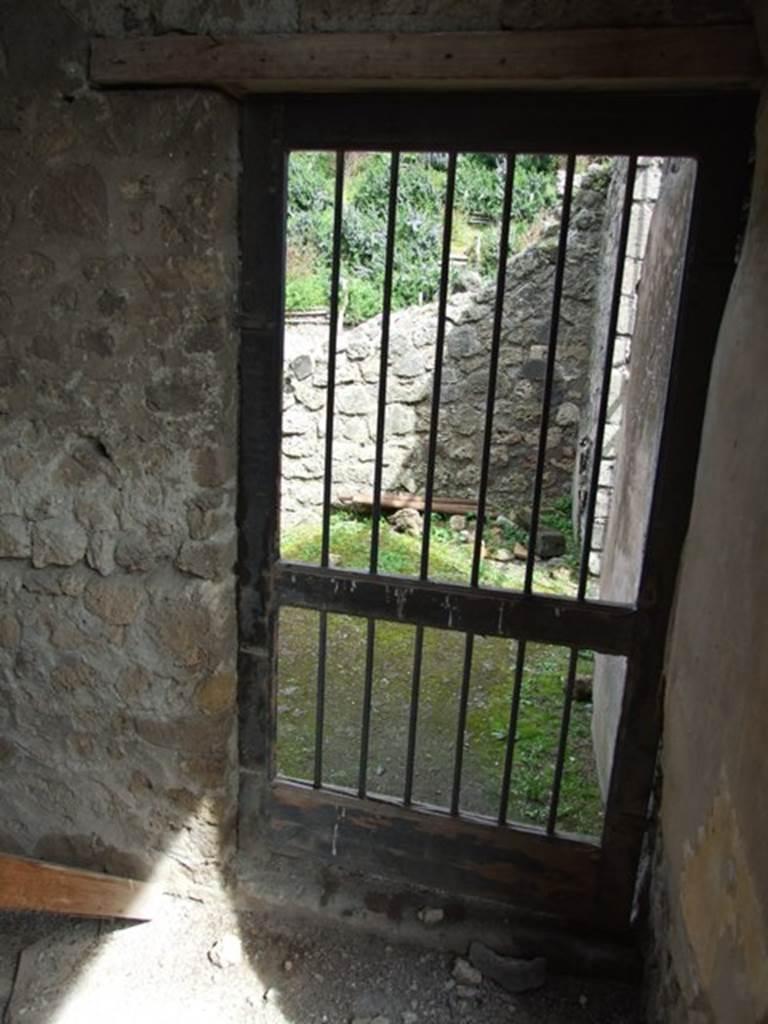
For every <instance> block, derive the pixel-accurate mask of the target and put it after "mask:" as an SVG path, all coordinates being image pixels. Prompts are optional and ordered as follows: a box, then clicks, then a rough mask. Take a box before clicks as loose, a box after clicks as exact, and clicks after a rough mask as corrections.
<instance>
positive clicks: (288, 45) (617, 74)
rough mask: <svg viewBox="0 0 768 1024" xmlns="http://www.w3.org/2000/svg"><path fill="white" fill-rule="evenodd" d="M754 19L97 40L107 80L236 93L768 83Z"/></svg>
mask: <svg viewBox="0 0 768 1024" xmlns="http://www.w3.org/2000/svg"><path fill="white" fill-rule="evenodd" d="M762 74H763V68H762V63H761V60H760V53H759V48H758V44H757V39H756V36H755V31H754V29H753V27H752V26H751V25H714V26H687V27H682V28H613V29H610V28H606V29H579V30H571V31H558V32H538V31H537V32H423V33H415V32H414V33H380V32H370V33H356V32H339V33H332V32H327V33H292V34H274V35H258V36H251V37H250V38H246V39H212V38H210V37H209V36H154V37H150V38H132V39H95V40H94V41H93V44H92V48H91V67H90V77H91V81H92V82H93V83H94V84H96V85H101V86H129V85H132V86H138V85H156V86H158V85H161V86H162V85H165V86H179V85H197V86H206V85H207V86H217V87H220V88H223V89H225V90H226V91H228V92H231V93H234V94H235V95H247V94H250V93H259V92H340V91H345V90H346V91H349V90H355V91H359V90H380V89H398V88H399V89H433V90H440V89H471V88H485V89H488V88H507V87H509V88H524V89H530V88H536V89H539V88H547V87H548V88H567V89H574V88H585V89H600V88H610V89H643V90H645V89H670V88H672V89H690V88H693V89H711V88H723V87H726V88H742V89H743V88H758V87H759V82H760V78H761V76H762Z"/></svg>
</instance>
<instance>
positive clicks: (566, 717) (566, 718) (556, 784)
mask: <svg viewBox="0 0 768 1024" xmlns="http://www.w3.org/2000/svg"><path fill="white" fill-rule="evenodd" d="M578 660H579V649H578V647H572V648H571V656H570V658H569V660H568V677H567V681H566V684H565V699H564V701H563V717H562V721H561V722H560V739H559V741H558V744H557V760H556V762H555V777H554V780H553V782H552V798H551V800H550V804H549V818H548V819H547V835H550V836H551V835H552V833H553V832H554V831H555V825H556V824H557V805H558V803H559V802H560V785H561V783H562V781H563V766H564V764H565V750H566V747H567V745H568V727H569V725H570V723H571V707H572V705H573V686H574V683H575V681H576V665H577V664H578Z"/></svg>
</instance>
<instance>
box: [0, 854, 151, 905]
mask: <svg viewBox="0 0 768 1024" xmlns="http://www.w3.org/2000/svg"><path fill="white" fill-rule="evenodd" d="M160 897H161V891H160V889H159V887H158V886H156V885H152V884H151V883H149V882H137V881H134V880H133V879H131V878H120V877H117V876H114V875H102V874H99V873H98V872H96V871H83V870H81V869H79V868H66V867H61V866H60V865H58V864H48V863H46V862H44V861H38V860H29V859H28V858H26V857H15V856H12V855H10V854H6V853H0V910H37V911H46V912H47V913H51V914H70V915H73V916H76V917H121V918H125V919H127V920H129V921H149V920H150V919H151V918H152V917H153V915H154V913H155V912H156V910H157V908H158V906H159V903H160Z"/></svg>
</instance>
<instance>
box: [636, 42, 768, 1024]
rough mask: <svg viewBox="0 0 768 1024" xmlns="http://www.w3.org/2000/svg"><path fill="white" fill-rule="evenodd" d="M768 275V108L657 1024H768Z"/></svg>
mask: <svg viewBox="0 0 768 1024" xmlns="http://www.w3.org/2000/svg"><path fill="white" fill-rule="evenodd" d="M766 27H768V25H767V26H766ZM766 40H768V36H766ZM766 280H768V106H766V102H765V97H764V98H763V104H762V111H761V114H760V117H759V122H758V158H757V163H756V167H755V174H754V184H753V195H752V206H751V212H750V219H749V225H748V228H747V234H746V237H745V240H744V245H743V249H742V253H741V257H740V260H739V266H738V269H737V272H736V277H735V278H734V282H733V286H732V288H731V294H730V297H729V300H728V305H727V307H726V311H725V315H724V318H723V323H722V326H721V329H720V336H719V339H718V346H717V351H716V354H715V361H714V366H713V371H712V378H711V385H710V392H709V398H708V402H707V412H706V417H705V422H704V433H703V437H702V446H701V454H700V458H699V466H698V474H697V481H696V491H695V496H694V502H693V509H692V516H691V524H690V528H689V532H688V537H687V540H686V545H685V551H684V554H683V563H682V568H681V574H680V578H679V581H678V589H677V599H676V607H675V614H674V618H673V622H672V627H671V632H670V637H669V643H668V650H667V658H666V666H665V678H666V694H665V701H664V731H665V736H664V746H663V758H662V765H661V768H662V791H661V833H662V840H663V843H662V848H661V851H660V853H659V856H658V865H657V871H656V873H655V881H654V906H655V919H654V930H655V942H656V971H655V973H654V988H653V993H652V994H653V1001H652V1008H651V1013H650V1019H652V1020H654V1021H664V1022H668V1024H685V1022H689V1021H696V1022H697V1024H698V1022H701V1024H713V1022H717V1024H730V1022H732V1021H744V1022H750V1024H751V1022H755V1024H757V1022H760V1021H765V1020H766V1019H768V860H766V855H765V851H766V849H768V804H767V795H768V759H766V756H765V732H766V721H768V686H767V684H766V681H767V680H768V634H767V633H766V629H765V622H766V616H767V615H768V562H766V557H765V552H766V548H767V547H768V520H766V514H765V513H766V508H768V462H766V458H765V438H766V436H768V405H767V404H766V402H765V397H764V393H763V382H764V381H765V380H766V376H767V375H768V346H766V323H767V322H768V298H767V296H766V288H765V282H766Z"/></svg>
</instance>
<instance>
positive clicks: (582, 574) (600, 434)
mask: <svg viewBox="0 0 768 1024" xmlns="http://www.w3.org/2000/svg"><path fill="white" fill-rule="evenodd" d="M636 171H637V157H636V156H631V157H630V158H629V163H628V164H627V181H626V185H625V189H624V203H623V207H622V211H621V227H620V229H619V245H618V253H617V256H616V270H615V274H614V279H613V294H612V296H611V311H610V316H609V321H608V337H607V339H606V343H605V363H604V365H603V380H602V385H601V388H602V390H601V392H600V405H599V409H598V415H597V426H596V427H595V438H594V444H593V446H592V471H591V474H590V482H589V494H588V497H587V509H586V516H585V519H584V536H583V539H582V549H581V562H580V565H579V586H578V591H577V595H576V596H577V598H578V599H579V600H580V601H583V600H584V596H585V594H586V592H587V579H588V576H589V555H590V548H591V547H592V533H593V530H594V525H595V508H596V506H597V491H598V487H599V485H600V464H601V462H602V459H603V438H604V436H605V420H606V417H607V415H608V397H609V394H610V390H611V376H612V373H613V351H614V348H615V343H616V327H617V325H618V322H619V309H620V307H621V284H622V281H623V279H624V261H625V259H626V255H627V239H628V237H629V225H630V221H631V219H632V199H633V196H634V191H635V174H636Z"/></svg>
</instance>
